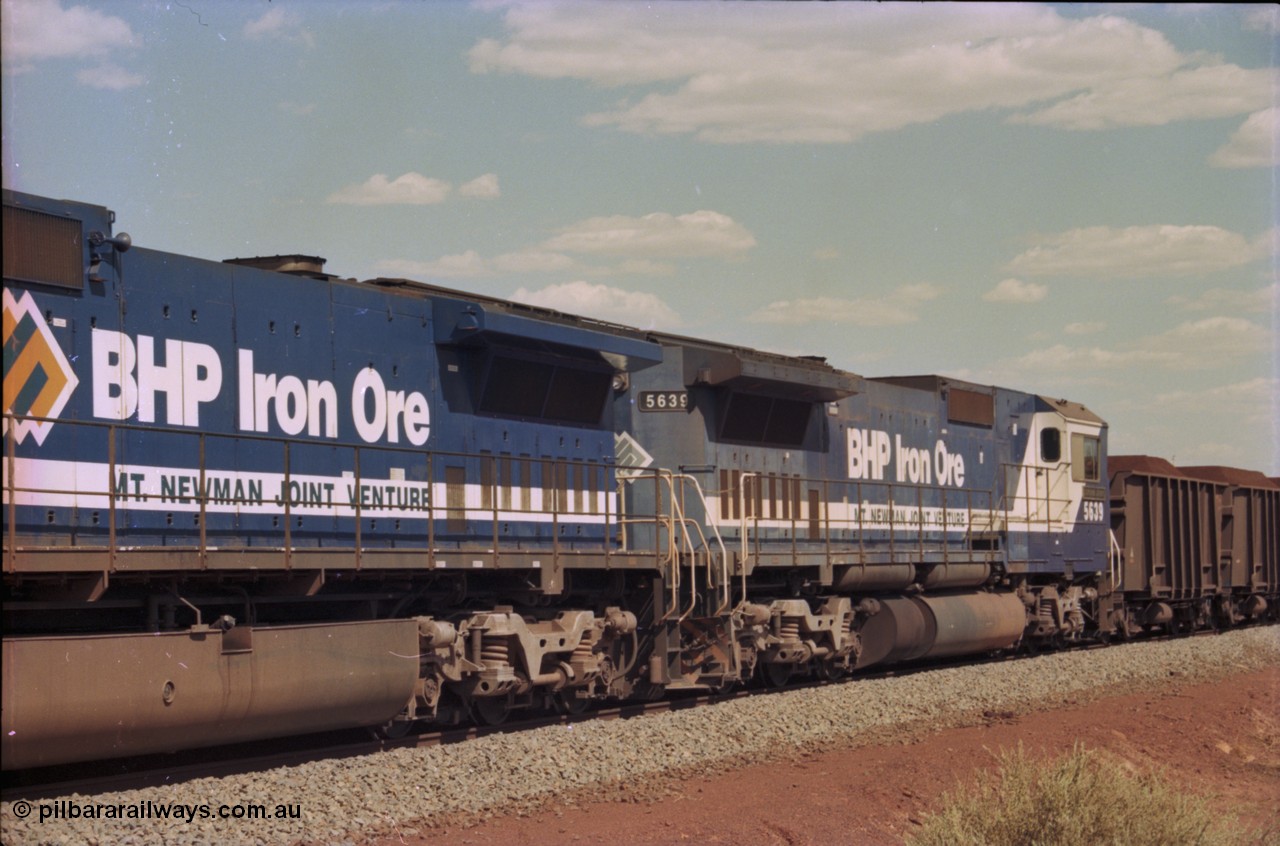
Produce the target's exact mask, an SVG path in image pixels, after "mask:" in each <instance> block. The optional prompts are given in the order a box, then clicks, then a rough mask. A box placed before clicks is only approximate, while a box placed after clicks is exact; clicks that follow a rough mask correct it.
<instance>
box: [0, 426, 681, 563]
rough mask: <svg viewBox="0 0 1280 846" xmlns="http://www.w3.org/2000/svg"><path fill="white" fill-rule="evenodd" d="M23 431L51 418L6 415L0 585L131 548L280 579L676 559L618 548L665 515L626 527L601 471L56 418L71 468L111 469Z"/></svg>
mask: <svg viewBox="0 0 1280 846" xmlns="http://www.w3.org/2000/svg"><path fill="white" fill-rule="evenodd" d="M28 420H30V421H35V422H42V421H44V420H46V418H37V417H25V416H18V415H11V414H6V415H5V423H6V425H5V437H4V440H5V445H4V462H5V468H4V473H3V482H2V486H3V491H4V500H5V515H6V530H5V532H4V539H5V540H4V543H5V555H4V562H5V569H6V570H7V571H9V572H16V571H17V570H18V569H19V567H20V562H19V555H20V553H25V552H34V551H38V550H47V549H51V548H54V547H56V548H58V549H62V550H64V551H65V550H66V549H67V548H68V546H70V547H71V548H78V549H87V550H93V551H95V552H99V553H103V554H105V557H106V561H107V568H108V569H110V570H115V568H116V565H117V562H118V559H119V556H121V555H122V554H124V553H125V552H126V551H128V552H129V553H131V554H132V553H139V552H145V551H146V550H148V549H153V548H154V549H160V548H161V547H163V549H164V550H165V551H166V552H169V553H177V552H183V553H187V554H189V556H190V558H189V560H190V561H191V566H192V567H195V568H200V569H205V568H208V567H209V566H210V558H211V556H213V555H215V554H218V553H237V552H240V553H244V552H252V553H267V554H275V555H277V556H278V559H277V560H278V561H279V562H280V564H281V566H282V568H283V569H286V570H290V569H294V568H295V567H306V566H308V564H307V563H306V562H307V557H308V556H309V555H314V554H316V553H322V552H323V553H342V552H347V553H349V554H350V563H349V564H348V565H347V566H354V567H355V568H356V569H361V568H363V567H365V566H370V563H371V561H373V560H375V559H377V558H378V557H379V556H385V555H386V554H389V553H421V554H422V555H423V556H424V558H423V560H422V562H421V565H422V566H425V567H435V566H436V564H437V559H442V558H444V557H445V556H449V555H453V556H456V555H457V554H458V552H459V551H460V550H463V549H467V550H472V551H476V552H478V553H480V554H483V555H485V556H487V557H488V558H489V560H491V561H492V562H493V563H494V564H495V565H496V564H497V563H498V562H499V561H500V559H501V558H502V556H504V555H509V554H514V553H523V554H525V555H526V556H527V555H528V554H529V553H531V552H534V553H538V555H547V556H549V557H550V558H551V560H552V564H553V566H563V565H564V564H566V563H568V562H569V561H571V560H572V559H573V558H575V557H584V556H592V557H594V558H603V560H604V563H605V566H606V567H607V566H609V564H610V562H611V559H612V558H613V557H614V556H616V555H622V554H626V555H629V556H631V557H633V558H635V557H644V556H651V557H652V558H653V560H654V562H655V564H661V563H662V561H663V560H664V559H671V558H673V557H674V556H673V553H672V550H670V549H664V548H661V547H659V546H658V545H657V544H656V543H655V544H654V545H653V546H652V547H650V548H648V549H644V550H637V549H633V548H629V547H628V546H627V545H626V528H625V527H626V525H627V524H630V525H636V524H638V523H647V524H649V525H652V526H654V532H653V536H654V537H655V538H659V537H662V536H663V534H664V532H663V531H662V528H663V525H664V522H665V524H666V525H668V526H670V524H671V516H670V515H669V514H666V515H664V514H662V513H660V512H659V511H658V510H656V509H655V511H654V513H652V514H637V513H636V512H635V511H634V510H633V511H632V512H630V513H629V514H627V515H626V517H625V518H623V516H622V514H621V513H620V506H619V502H620V500H619V496H618V494H617V492H616V490H615V488H614V486H613V485H612V484H611V480H612V478H613V475H614V467H613V465H612V464H608V463H605V462H591V461H581V460H576V459H569V458H564V457H550V456H538V457H532V456H523V455H522V456H514V455H506V454H499V455H495V454H492V453H455V452H447V451H425V450H413V449H404V448H398V447H389V446H382V445H356V444H351V443H327V442H317V441H304V440H299V439H286V438H276V437H271V436H265V435H256V434H242V433H236V434H219V433H212V432H188V431H181V430H173V429H167V428H161V427H151V426H145V425H135V424H124V423H103V422H96V421H71V420H65V419H64V420H58V421H56V422H57V425H58V426H59V427H65V428H68V429H73V430H74V432H73V433H72V439H73V440H74V442H75V444H76V452H77V454H78V455H80V456H105V461H93V460H87V461H72V460H67V459H51V458H46V457H44V456H42V455H40V451H39V450H38V449H32V448H30V445H25V446H24V447H22V448H19V446H18V444H17V434H16V433H17V430H18V427H17V424H18V423H21V422H24V421H28ZM135 455H136V456H137V458H138V460H134V456H135ZM41 512H44V514H41ZM104 517H105V520H104V519H103V518H104ZM126 517H127V519H126ZM188 519H189V520H190V522H186V521H187V520H188ZM665 534H666V535H667V536H672V533H671V532H670V531H667V532H666V533H665ZM375 566H376V565H375Z"/></svg>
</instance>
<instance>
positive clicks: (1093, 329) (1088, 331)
mask: <svg viewBox="0 0 1280 846" xmlns="http://www.w3.org/2000/svg"><path fill="white" fill-rule="evenodd" d="M1106 328H1107V324H1106V323H1105V322H1103V321H1101V320H1090V321H1085V322H1083V323H1068V324H1067V325H1066V326H1064V327H1062V331H1063V333H1064V334H1067V335H1096V334H1098V333H1099V332H1101V331H1102V330H1104V329H1106Z"/></svg>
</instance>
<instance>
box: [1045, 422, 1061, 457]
mask: <svg viewBox="0 0 1280 846" xmlns="http://www.w3.org/2000/svg"><path fill="white" fill-rule="evenodd" d="M1040 460H1041V461H1043V462H1045V463H1046V464H1056V463H1057V462H1059V461H1061V460H1062V431H1061V430H1059V429H1052V428H1050V429H1041V430H1040Z"/></svg>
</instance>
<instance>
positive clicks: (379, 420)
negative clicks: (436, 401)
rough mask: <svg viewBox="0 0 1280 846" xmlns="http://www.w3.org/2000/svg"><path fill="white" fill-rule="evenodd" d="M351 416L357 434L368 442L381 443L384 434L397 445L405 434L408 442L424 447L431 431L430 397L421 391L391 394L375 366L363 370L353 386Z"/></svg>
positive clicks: (392, 392) (389, 441)
mask: <svg viewBox="0 0 1280 846" xmlns="http://www.w3.org/2000/svg"><path fill="white" fill-rule="evenodd" d="M370 406H372V408H370ZM351 415H352V417H353V418H354V421H355V424H356V432H358V433H359V434H360V437H361V438H363V439H364V440H365V442H366V443H374V442H376V441H380V440H382V438H383V436H384V435H385V436H386V439H387V442H388V443H393V444H398V443H400V433H401V432H402V431H403V432H404V435H405V437H406V438H407V439H408V441H409V443H411V444H413V445H414V446H422V445H423V444H425V443H426V442H427V436H428V435H429V434H430V432H431V410H430V408H428V406H427V398H426V397H425V396H423V395H422V394H421V393H419V392H418V391H414V392H412V393H409V394H406V393H405V392H404V391H388V390H387V386H386V383H385V382H383V381H382V376H381V375H380V374H379V373H378V371H377V370H374V369H373V368H372V367H366V368H365V369H364V370H361V371H360V373H359V375H357V376H356V379H355V383H354V384H352V386H351Z"/></svg>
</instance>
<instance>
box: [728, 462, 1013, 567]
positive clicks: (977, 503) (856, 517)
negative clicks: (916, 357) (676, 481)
mask: <svg viewBox="0 0 1280 846" xmlns="http://www.w3.org/2000/svg"><path fill="white" fill-rule="evenodd" d="M766 484H767V485H768V486H769V487H770V488H772V489H774V492H772V493H771V494H770V496H768V497H766V496H765V495H764V489H765V486H766ZM779 490H780V491H781V492H782V496H781V497H779V496H778V495H777V491H779ZM801 492H806V493H807V496H802V495H800V494H801ZM716 495H717V496H719V497H730V498H731V501H732V502H733V503H734V507H733V509H732V511H733V514H731V515H730V516H729V519H730V520H731V522H732V523H733V524H734V525H735V526H736V528H737V530H738V536H739V537H738V541H739V547H740V555H741V557H742V559H743V561H744V562H750V561H758V560H760V558H761V556H762V555H764V554H766V553H767V554H769V555H771V556H782V557H783V558H786V557H787V556H788V554H789V556H790V558H791V560H792V562H793V563H795V564H801V563H810V562H811V560H812V556H813V555H815V554H818V555H821V556H823V557H824V558H825V563H826V564H828V565H832V564H837V563H838V564H850V563H862V562H868V561H874V560H879V559H882V558H883V559H888V560H891V561H896V560H899V558H901V557H902V556H903V555H910V554H914V557H915V558H916V559H917V560H920V561H923V560H925V559H926V555H931V556H934V557H939V558H940V563H943V564H946V563H949V562H950V560H951V558H952V557H953V556H963V557H964V558H965V560H972V557H973V556H974V555H976V554H981V553H983V552H986V550H983V549H980V548H979V545H978V544H976V543H975V541H978V540H983V539H985V538H986V537H987V536H989V535H991V534H992V533H995V532H999V531H1000V530H1001V529H1002V528H1003V515H1002V514H1001V513H1000V512H999V510H998V509H997V508H996V507H995V505H994V500H995V496H994V494H993V493H992V492H990V491H984V490H976V489H971V488H944V487H939V486H933V485H920V484H908V483H889V482H868V481H861V480H850V481H842V480H831V479H812V478H805V477H801V476H773V477H771V476H769V475H766V474H761V473H754V472H753V473H744V474H742V475H741V476H740V477H738V480H737V482H736V483H735V484H734V485H733V486H732V487H731V488H730V489H728V490H724V489H722V490H719V491H716ZM721 517H722V522H723V518H724V514H723V512H721ZM802 559H804V560H802ZM745 569H748V568H746V567H744V571H745Z"/></svg>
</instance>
